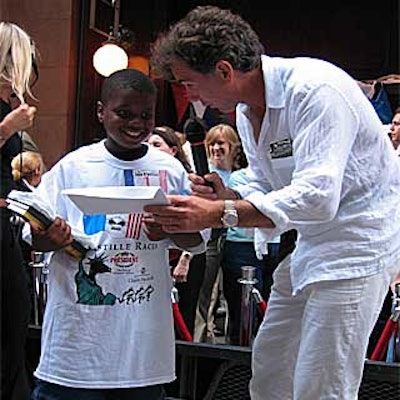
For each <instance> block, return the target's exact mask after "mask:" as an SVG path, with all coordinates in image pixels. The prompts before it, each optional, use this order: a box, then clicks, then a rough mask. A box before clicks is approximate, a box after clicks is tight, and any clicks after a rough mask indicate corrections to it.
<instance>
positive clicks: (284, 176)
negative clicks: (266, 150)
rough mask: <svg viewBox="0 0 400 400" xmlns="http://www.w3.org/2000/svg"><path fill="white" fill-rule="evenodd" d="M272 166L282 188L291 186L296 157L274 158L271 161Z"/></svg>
mask: <svg viewBox="0 0 400 400" xmlns="http://www.w3.org/2000/svg"><path fill="white" fill-rule="evenodd" d="M271 166H272V169H273V172H274V174H275V176H276V177H277V178H278V179H279V180H280V182H281V184H282V187H283V186H287V185H289V184H290V182H291V181H292V175H293V171H294V157H293V156H289V157H282V158H273V159H271Z"/></svg>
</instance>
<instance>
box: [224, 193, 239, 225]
mask: <svg viewBox="0 0 400 400" xmlns="http://www.w3.org/2000/svg"><path fill="white" fill-rule="evenodd" d="M221 222H222V225H223V226H224V228H233V227H235V226H237V224H238V222H239V217H238V213H237V211H236V208H235V202H234V201H233V200H225V205H224V213H223V214H222V217H221Z"/></svg>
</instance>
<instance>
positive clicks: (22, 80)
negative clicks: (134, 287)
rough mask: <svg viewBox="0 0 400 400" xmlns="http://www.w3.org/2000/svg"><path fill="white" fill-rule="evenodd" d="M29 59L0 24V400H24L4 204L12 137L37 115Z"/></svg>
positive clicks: (16, 148) (17, 300) (17, 279)
mask: <svg viewBox="0 0 400 400" xmlns="http://www.w3.org/2000/svg"><path fill="white" fill-rule="evenodd" d="M34 54H35V49H34V46H33V44H32V41H31V39H30V37H29V36H28V34H27V33H26V32H25V31H24V30H22V29H21V28H20V27H18V26H17V25H15V24H12V23H9V22H0V151H1V185H0V191H1V192H0V217H1V221H0V225H1V237H0V240H1V271H0V272H1V295H2V298H1V308H2V309H1V318H2V319H1V335H2V349H1V351H2V353H1V362H2V364H1V369H2V382H1V383H2V398H4V399H10V400H13V399H21V400H24V399H28V398H29V393H30V390H29V384H28V380H27V375H26V372H25V353H24V347H25V339H26V334H27V328H28V321H29V315H30V313H29V304H30V301H29V292H28V286H27V285H28V280H27V277H26V276H25V274H26V273H25V271H24V269H23V256H22V252H21V248H20V245H19V242H18V237H17V235H16V232H15V231H14V230H13V228H12V225H11V223H10V213H9V211H8V210H7V209H6V208H5V207H4V206H5V201H4V199H5V198H6V197H7V195H8V193H9V192H10V191H11V190H12V189H13V188H14V180H13V176H12V173H11V160H12V159H13V157H14V156H15V155H17V154H18V153H20V151H21V138H20V136H19V135H18V133H17V132H19V131H21V130H23V129H26V128H29V127H30V126H31V125H32V123H33V119H34V116H35V113H36V108H35V107H31V106H29V105H28V104H26V102H25V99H24V95H25V94H28V95H29V96H31V97H32V93H31V91H30V84H31V83H32V78H33V77H34V75H33V74H32V70H33V63H34ZM12 99H14V100H15V99H18V100H19V105H17V106H16V107H15V108H14V109H12V107H11V106H10V103H11V100H12ZM14 102H15V101H13V103H14Z"/></svg>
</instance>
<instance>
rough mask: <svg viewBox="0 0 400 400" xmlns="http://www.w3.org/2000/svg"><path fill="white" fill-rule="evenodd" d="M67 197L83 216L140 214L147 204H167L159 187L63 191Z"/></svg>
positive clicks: (95, 188) (112, 187) (115, 187)
mask: <svg viewBox="0 0 400 400" xmlns="http://www.w3.org/2000/svg"><path fill="white" fill-rule="evenodd" d="M61 193H62V194H65V195H67V196H68V197H69V198H70V199H71V200H72V201H73V202H74V203H75V204H76V205H77V206H78V208H79V209H80V210H81V211H82V212H83V213H85V214H87V215H90V214H118V213H120V214H129V213H141V212H143V207H144V206H145V205H147V204H158V205H164V204H168V200H167V198H166V196H165V194H164V192H163V191H162V189H161V188H160V187H159V186H103V187H88V188H79V189H64V190H63V191H62V192H61Z"/></svg>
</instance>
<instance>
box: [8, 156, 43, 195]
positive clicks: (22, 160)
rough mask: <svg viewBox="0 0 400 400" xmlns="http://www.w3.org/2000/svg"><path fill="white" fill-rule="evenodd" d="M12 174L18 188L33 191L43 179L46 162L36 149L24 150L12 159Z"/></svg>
mask: <svg viewBox="0 0 400 400" xmlns="http://www.w3.org/2000/svg"><path fill="white" fill-rule="evenodd" d="M11 167H12V175H13V178H14V181H15V182H17V185H18V190H26V191H32V190H33V189H34V188H35V187H36V186H37V185H39V183H40V181H41V180H42V174H43V170H44V162H43V158H42V156H41V155H40V154H39V153H37V152H35V151H23V152H22V153H19V154H17V155H16V156H15V157H14V158H13V160H12V161H11Z"/></svg>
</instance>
